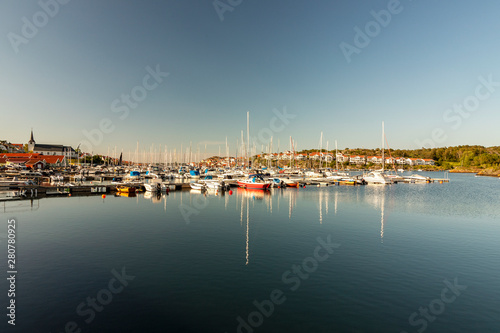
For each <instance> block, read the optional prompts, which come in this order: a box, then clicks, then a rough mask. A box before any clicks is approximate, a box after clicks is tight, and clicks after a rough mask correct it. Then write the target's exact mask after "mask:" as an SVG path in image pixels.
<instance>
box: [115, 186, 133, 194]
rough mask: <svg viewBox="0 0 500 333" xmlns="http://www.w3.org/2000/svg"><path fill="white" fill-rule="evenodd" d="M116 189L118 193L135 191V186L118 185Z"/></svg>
mask: <svg viewBox="0 0 500 333" xmlns="http://www.w3.org/2000/svg"><path fill="white" fill-rule="evenodd" d="M116 190H117V191H118V192H120V193H135V187H133V186H126V185H119V186H117V187H116Z"/></svg>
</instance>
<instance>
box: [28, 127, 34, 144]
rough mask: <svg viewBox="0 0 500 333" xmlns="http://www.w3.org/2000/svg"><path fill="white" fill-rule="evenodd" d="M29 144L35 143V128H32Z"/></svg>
mask: <svg viewBox="0 0 500 333" xmlns="http://www.w3.org/2000/svg"><path fill="white" fill-rule="evenodd" d="M28 143H29V144H33V143H35V139H33V128H32V129H31V137H30V141H28Z"/></svg>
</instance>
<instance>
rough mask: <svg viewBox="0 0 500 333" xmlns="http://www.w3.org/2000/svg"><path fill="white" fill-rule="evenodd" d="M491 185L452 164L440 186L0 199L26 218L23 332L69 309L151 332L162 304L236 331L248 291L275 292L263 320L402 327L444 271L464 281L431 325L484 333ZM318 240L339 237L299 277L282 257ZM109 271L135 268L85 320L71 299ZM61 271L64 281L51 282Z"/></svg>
mask: <svg viewBox="0 0 500 333" xmlns="http://www.w3.org/2000/svg"><path fill="white" fill-rule="evenodd" d="M421 174H422V175H423V176H432V174H433V173H421ZM436 178H437V177H436ZM185 184H189V183H185ZM497 186H498V184H497V182H494V181H492V179H488V178H482V177H481V178H478V177H474V176H473V175H458V174H453V175H451V176H450V182H449V183H447V184H446V185H441V184H439V183H438V182H434V183H425V182H422V183H415V184H412V183H398V184H394V185H364V186H320V187H318V186H312V185H306V187H305V188H304V187H299V188H295V187H271V188H269V189H267V190H255V189H243V188H240V187H231V188H230V191H232V194H229V191H222V192H219V193H216V192H215V191H211V190H207V191H199V190H192V189H186V190H176V191H171V192H169V193H166V192H157V193H152V192H148V191H143V192H137V193H133V194H131V193H119V192H116V193H113V194H110V193H108V194H107V195H106V197H105V198H102V193H96V194H95V195H94V194H90V195H83V196H80V195H77V194H74V195H72V196H71V197H69V196H68V194H62V195H46V196H45V197H38V198H30V199H29V200H17V201H4V202H2V203H1V204H0V209H2V211H3V214H5V215H7V216H8V215H13V214H14V215H15V216H16V219H17V221H18V223H19V225H20V226H21V227H22V239H21V237H20V241H19V246H20V249H22V252H20V257H21V255H22V257H23V261H22V268H23V275H22V277H23V281H24V284H23V293H21V294H20V295H19V296H18V300H19V303H20V304H29V307H28V308H26V309H25V310H24V311H23V312H22V313H20V314H19V316H18V320H19V322H21V323H22V327H23V330H24V331H37V330H43V331H46V332H50V331H57V330H58V328H60V327H64V325H65V323H66V322H67V321H68V320H70V319H71V320H73V321H75V322H76V323H77V324H78V325H79V326H80V327H81V328H82V329H86V330H87V331H99V332H106V331H110V330H112V331H136V332H138V331H140V330H141V329H144V326H143V322H144V321H147V322H149V323H150V326H148V330H149V331H152V332H160V331H162V330H163V329H164V327H163V326H162V322H161V321H160V322H159V321H157V320H156V318H157V316H158V309H162V311H166V313H168V315H166V316H167V317H166V320H168V323H169V326H170V327H185V325H188V326H189V328H190V329H191V330H194V331H203V330H205V331H206V330H208V331H214V332H215V331H220V332H225V331H227V332H238V327H239V325H241V320H239V319H238V318H242V320H244V321H245V323H247V324H248V320H249V319H248V318H249V315H250V314H251V313H252V312H254V311H257V310H256V307H255V305H254V302H255V301H256V302H259V304H260V303H262V302H265V300H266V299H269V295H270V293H271V292H272V291H273V290H274V289H280V290H281V291H282V292H283V293H284V296H285V297H286V301H285V302H284V303H282V304H280V305H279V306H278V305H275V311H274V313H273V315H272V316H270V317H269V318H267V317H266V319H265V321H264V323H263V325H262V327H261V329H262V331H266V332H267V331H280V330H283V329H284V330H290V329H293V328H291V326H300V325H303V324H304V323H308V324H307V325H308V327H313V328H314V327H317V328H318V329H320V327H324V325H328V326H329V327H330V328H329V329H333V330H337V331H348V330H357V331H361V332H371V331H373V330H372V328H373V322H376V323H377V325H382V326H384V327H386V328H387V331H389V332H401V331H403V330H406V331H408V332H410V331H412V330H413V329H415V326H412V325H411V324H410V322H409V317H410V316H411V315H412V313H413V312H415V311H418V309H419V307H420V306H426V305H427V304H429V302H431V301H432V300H433V299H435V298H436V297H438V296H439V295H440V291H441V289H443V286H444V284H443V281H445V280H447V281H450V282H451V283H453V281H456V282H457V283H458V285H461V286H466V289H465V290H463V291H462V294H461V295H460V296H459V297H457V299H456V301H455V302H453V303H451V304H447V309H448V310H447V311H446V312H445V313H444V314H443V316H442V317H440V318H437V319H436V320H435V321H434V322H432V326H431V325H430V326H429V327H430V329H429V332H444V331H446V332H461V331H468V332H472V331H475V330H477V329H478V327H479V329H480V330H481V331H484V332H487V331H494V328H495V327H496V320H495V319H496V317H497V310H496V307H495V306H494V304H496V301H497V299H498V298H499V297H500V295H499V294H498V291H499V290H500V288H499V286H498V281H497V280H496V279H491V278H489V277H491V276H494V275H495V274H496V273H495V272H496V271H498V269H500V267H499V266H498V262H497V260H495V259H494V258H496V253H497V252H498V251H499V247H498V242H497V240H496V235H498V232H500V229H499V225H498V223H497V221H498V218H500V210H499V206H498V205H497V204H496V201H497V198H498V192H497ZM99 187H101V188H103V187H105V186H99ZM99 187H97V188H99ZM106 188H107V187H106ZM472 194H473V195H474V197H475V198H477V199H478V200H476V201H475V202H471V201H470V196H471V195H472ZM54 211H57V213H56V214H54ZM318 237H319V238H320V239H322V241H323V242H328V240H330V241H331V242H333V243H334V244H338V245H339V246H338V247H336V248H334V249H333V251H332V253H331V255H330V256H329V258H328V259H327V260H325V261H322V262H318V266H317V268H315V269H312V267H316V266H310V267H309V266H307V265H309V264H310V263H309V261H310V260H309V259H307V260H306V261H305V263H306V266H305V267H306V269H308V270H309V271H310V272H308V273H307V272H306V271H304V269H302V268H301V271H297V272H298V273H300V274H302V273H304V274H305V273H307V274H308V275H307V279H306V278H304V279H301V278H300V277H299V275H297V274H296V273H293V267H295V266H294V265H297V266H298V267H302V263H303V262H304V260H305V259H306V258H309V257H310V256H312V254H313V251H314V249H315V247H316V246H318V244H319V243H318V240H317V238H318ZM101 244H104V246H105V249H106V250H105V251H104V247H103V246H102V245H101ZM464 244H466V245H465V246H464ZM21 245H22V247H21ZM20 251H21V250H20ZM325 253H328V252H321V255H324V254H325ZM49 258H50V260H49ZM83 267H85V269H82V268H83ZM113 269H114V270H115V271H117V272H122V269H124V272H125V273H126V274H127V276H133V277H134V279H133V280H130V281H129V283H128V285H127V287H126V288H125V289H124V290H123V292H122V293H120V294H116V295H113V296H114V298H113V301H112V302H110V303H109V304H108V305H107V306H106V308H105V311H102V312H100V313H98V314H97V315H96V320H95V321H93V322H91V323H90V324H88V323H86V322H85V319H86V318H87V317H83V316H79V315H78V314H77V313H76V312H75V310H74V309H75V308H76V307H77V306H78V305H79V304H80V303H81V302H82V300H83V301H84V300H85V298H86V297H87V295H96V293H97V292H99V291H100V290H101V289H102V288H103V287H104V286H106V285H107V283H108V281H109V279H110V278H111V277H113V275H112V273H110V272H111V271H112V270H113ZM288 271H290V273H287V272H288ZM301 272H302V273H301ZM61 275H63V276H64V281H65V282H64V283H61V284H54V283H53V279H57V278H58V276H61ZM283 275H285V278H283ZM207 276H210V277H211V279H209V280H207V278H206V277H207ZM303 276H304V277H305V275H303ZM297 278H298V279H299V280H296V279H297ZM297 281H300V285H298V282H297ZM51 294H54V295H55V296H53V297H52V296H48V295H51ZM61 300H63V301H61ZM139 304H142V306H140V307H136V305H139ZM368 304H370V305H368ZM304 306H305V307H307V309H310V310H311V311H304ZM298 313H300V316H299V317H300V318H297V316H298V315H297V314H298ZM417 313H418V312H417ZM463 313H467V314H468V316H463V315H462V314H463ZM49 315H50V316H52V320H50V321H40V318H45V317H46V316H49ZM192 316H195V317H196V320H191V321H186V320H187V319H188V318H191V317H192ZM352 318H364V320H356V321H354V322H353V321H352ZM418 318H425V317H422V316H420V315H419V317H418ZM187 323H189V324H187ZM314 323H317V326H316V324H314ZM311 325H312V326H311ZM207 327H208V328H207ZM418 327H419V326H418ZM180 330H182V329H180ZM243 331H244V330H243Z"/></svg>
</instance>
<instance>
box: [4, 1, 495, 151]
mask: <svg viewBox="0 0 500 333" xmlns="http://www.w3.org/2000/svg"><path fill="white" fill-rule="evenodd" d="M44 1H45V2H46V3H47V4H52V5H48V7H47V8H49V9H47V10H48V11H49V12H50V11H51V10H52V11H55V8H54V5H53V4H54V1H55V0H53V1H52V0H51V1H49V0H42V2H44ZM61 1H62V0H61ZM62 2H63V1H62ZM238 2H239V1H237V0H233V1H232V3H233V4H237V6H235V7H233V6H231V7H230V8H231V9H232V10H227V11H225V12H224V13H218V12H217V10H216V8H215V7H214V4H213V2H212V1H165V0H158V1H100V0H89V1H83V0H71V1H69V2H68V3H67V4H64V5H62V4H59V5H58V7H59V8H58V9H57V13H51V14H52V16H53V17H52V16H50V15H48V14H43V13H40V12H41V11H42V10H43V9H42V7H41V6H40V4H39V3H38V1H13V0H7V1H2V2H1V4H0V35H1V39H0V49H1V52H0V66H1V68H2V71H1V75H0V103H1V104H0V108H1V120H0V124H1V125H0V139H7V140H9V141H11V142H13V143H26V142H27V141H28V139H29V131H30V128H31V127H33V128H34V132H35V139H36V141H37V142H38V143H54V144H56V143H58V144H67V145H72V146H73V147H76V146H77V145H78V144H79V143H81V142H83V141H84V140H87V141H88V139H87V138H86V137H85V135H84V131H91V130H93V129H98V128H99V123H100V122H101V120H102V119H109V121H111V124H112V126H113V127H114V128H113V130H112V131H111V132H109V131H108V132H109V133H103V137H102V142H99V143H98V144H93V145H91V146H92V150H93V151H94V153H95V152H99V153H106V152H107V150H108V147H110V149H114V147H115V146H117V147H118V150H122V149H123V151H124V152H128V151H135V149H136V145H137V141H139V145H140V149H141V150H149V149H150V147H151V145H152V144H154V145H155V147H157V146H158V145H160V144H161V145H162V150H163V149H164V147H165V145H167V146H168V149H174V148H177V149H180V147H181V144H182V145H183V147H184V148H185V147H186V146H188V145H189V143H190V142H192V145H193V151H194V150H196V148H197V147H198V146H199V147H200V150H201V151H204V150H205V143H207V144H208V146H207V150H208V152H209V153H218V151H219V143H223V142H225V139H226V136H227V137H228V141H229V145H230V151H231V154H234V150H235V146H236V141H237V140H238V139H240V136H241V134H240V133H241V130H245V129H246V112H247V111H250V131H251V136H252V137H257V134H258V133H259V132H260V133H264V135H262V137H263V138H267V134H268V133H269V131H268V130H262V129H265V128H267V129H269V128H270V122H271V121H272V118H273V117H274V113H273V109H277V110H280V112H282V110H283V109H284V108H285V107H286V110H287V112H288V113H290V114H294V115H296V117H295V118H294V119H291V120H290V122H289V123H288V124H286V125H285V126H284V128H282V126H281V123H279V122H277V123H276V124H277V125H279V126H271V127H272V128H270V129H271V132H273V137H274V139H273V140H274V148H275V149H276V148H277V141H278V140H280V145H281V147H280V148H281V150H283V149H284V148H285V146H286V147H287V146H288V142H289V137H290V136H292V137H293V138H294V139H295V141H296V142H297V145H298V149H305V148H317V147H318V146H319V141H320V133H321V132H323V148H325V147H326V142H327V141H329V147H330V148H332V147H333V146H334V140H338V142H339V147H340V148H345V147H349V148H354V147H365V148H375V147H379V146H380V145H381V142H380V141H381V139H380V137H381V122H382V121H385V129H386V135H387V138H388V140H389V144H390V146H391V147H392V148H409V149H413V148H419V142H423V140H425V139H428V138H432V132H433V131H435V130H436V129H438V134H439V135H435V137H434V138H433V139H432V140H433V142H434V144H435V145H436V146H451V145H459V144H480V145H485V146H492V145H499V144H500V134H499V131H498V124H500V112H499V111H500V84H495V83H493V85H492V86H491V85H490V86H489V89H490V90H488V87H485V86H484V84H483V86H482V87H480V88H479V92H480V94H481V95H480V96H481V100H479V99H478V98H476V97H474V96H475V94H476V90H477V87H478V85H481V84H482V83H481V81H480V80H479V79H478V78H479V77H481V76H482V77H483V78H484V79H485V80H488V77H489V76H491V80H492V81H494V82H500V70H499V68H500V67H499V66H498V59H500V20H499V19H498V13H499V12H500V3H499V2H498V1H495V0H485V1H481V2H471V1H451V0H447V1H440V2H431V1H428V0H427V1H425V0H413V1H409V0H404V1H403V0H402V1H401V2H400V3H399V5H397V3H396V2H395V1H386V0H383V1H379V0H376V1H374V0H359V1H351V0H342V1H326V0H318V1H306V0H303V1H298V0H289V1H275V0H266V1H250V0H242V1H240V3H239V4H238ZM219 3H222V4H227V3H228V1H227V0H221V1H220V2H219ZM396 5H397V6H396ZM226 6H227V5H226ZM388 7H390V9H392V10H393V11H394V13H392V14H391V19H390V22H387V17H383V18H384V19H386V22H384V25H385V27H383V26H381V25H380V24H379V23H377V24H378V25H377V24H375V25H374V24H370V21H374V17H373V16H372V14H371V11H376V12H379V11H381V10H387V9H388ZM221 8H222V7H221ZM222 10H223V9H219V11H222ZM396 12H397V13H396ZM219 14H220V15H219ZM221 15H222V17H223V20H221ZM23 18H26V19H25V20H24V21H23ZM26 20H27V21H28V22H29V24H27V23H26ZM35 23H37V24H38V25H39V27H36V25H35V28H36V29H37V30H38V31H37V32H36V33H34V32H33V31H32V30H30V29H29V27H28V25H31V24H35ZM367 23H368V27H369V28H372V29H374V30H371V31H370V34H371V35H372V37H368V38H370V42H369V44H368V45H366V46H365V45H361V44H359V43H358V46H360V47H358V48H357V52H358V53H352V54H351V55H350V62H348V61H347V60H346V57H345V56H344V53H343V51H342V48H341V46H340V45H341V43H343V42H344V43H346V44H343V45H344V46H345V45H347V44H349V45H351V46H352V47H355V46H356V44H355V41H354V39H355V37H356V34H357V33H356V32H355V30H354V28H355V27H359V28H360V29H361V30H362V31H365V28H366V25H367ZM377 27H378V28H379V29H378V30H377ZM365 33H366V31H365ZM358 42H359V40H358ZM365 42H366V41H365ZM351 50H352V49H351ZM148 66H149V67H150V68H151V69H155V68H156V67H157V66H159V69H160V71H161V72H165V73H166V72H168V73H169V74H168V76H166V77H160V80H163V81H162V82H161V83H160V84H159V85H158V86H157V87H155V88H151V87H152V86H153V85H154V83H155V81H154V80H153V79H151V80H148V81H147V83H148V84H149V87H150V88H151V89H152V90H150V91H147V96H146V97H145V98H144V99H143V100H141V101H140V102H139V103H137V105H135V108H129V111H130V112H129V114H128V116H126V117H122V118H123V119H121V118H120V116H123V115H124V113H123V112H124V111H123V107H124V105H125V104H124V103H123V102H121V101H120V98H121V96H122V94H130V93H131V91H132V90H133V89H134V88H136V89H135V92H136V94H139V93H140V92H144V90H141V89H142V88H140V87H141V86H143V78H144V77H145V76H146V75H147V74H148V71H147V70H146V68H147V67H148ZM137 87H139V88H137ZM486 95H487V96H486ZM136 96H139V97H140V98H141V99H142V97H143V96H141V95H136ZM471 97H473V98H471ZM116 99H118V101H117V104H115V105H114V110H115V111H119V109H118V108H119V107H122V109H121V110H122V111H119V112H113V106H112V104H113V102H114V101H115V100H116ZM464 100H467V101H468V102H469V103H471V104H469V109H471V110H472V111H471V112H469V111H466V112H462V113H461V114H460V113H457V112H455V111H453V110H451V111H449V112H447V111H446V110H447V109H449V108H451V107H453V105H454V104H463V103H464ZM477 101H479V104H478V105H474V102H477ZM470 105H472V106H470ZM444 116H445V117H447V118H446V119H448V120H445V119H444V118H443V117H444ZM277 128H279V129H280V130H279V131H278V130H276V129H277ZM272 129H274V131H272ZM94 133H95V132H94ZM245 137H246V133H245ZM436 138H437V139H436ZM264 144H267V141H262V140H258V142H257V143H256V146H257V147H258V148H257V150H258V151H260V149H261V145H264ZM221 147H222V148H221V149H222V152H223V153H224V149H225V148H224V147H225V144H222V145H221Z"/></svg>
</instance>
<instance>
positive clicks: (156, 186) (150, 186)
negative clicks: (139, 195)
mask: <svg viewBox="0 0 500 333" xmlns="http://www.w3.org/2000/svg"><path fill="white" fill-rule="evenodd" d="M144 187H145V188H146V191H148V192H160V191H161V190H162V184H161V183H146V184H144Z"/></svg>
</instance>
